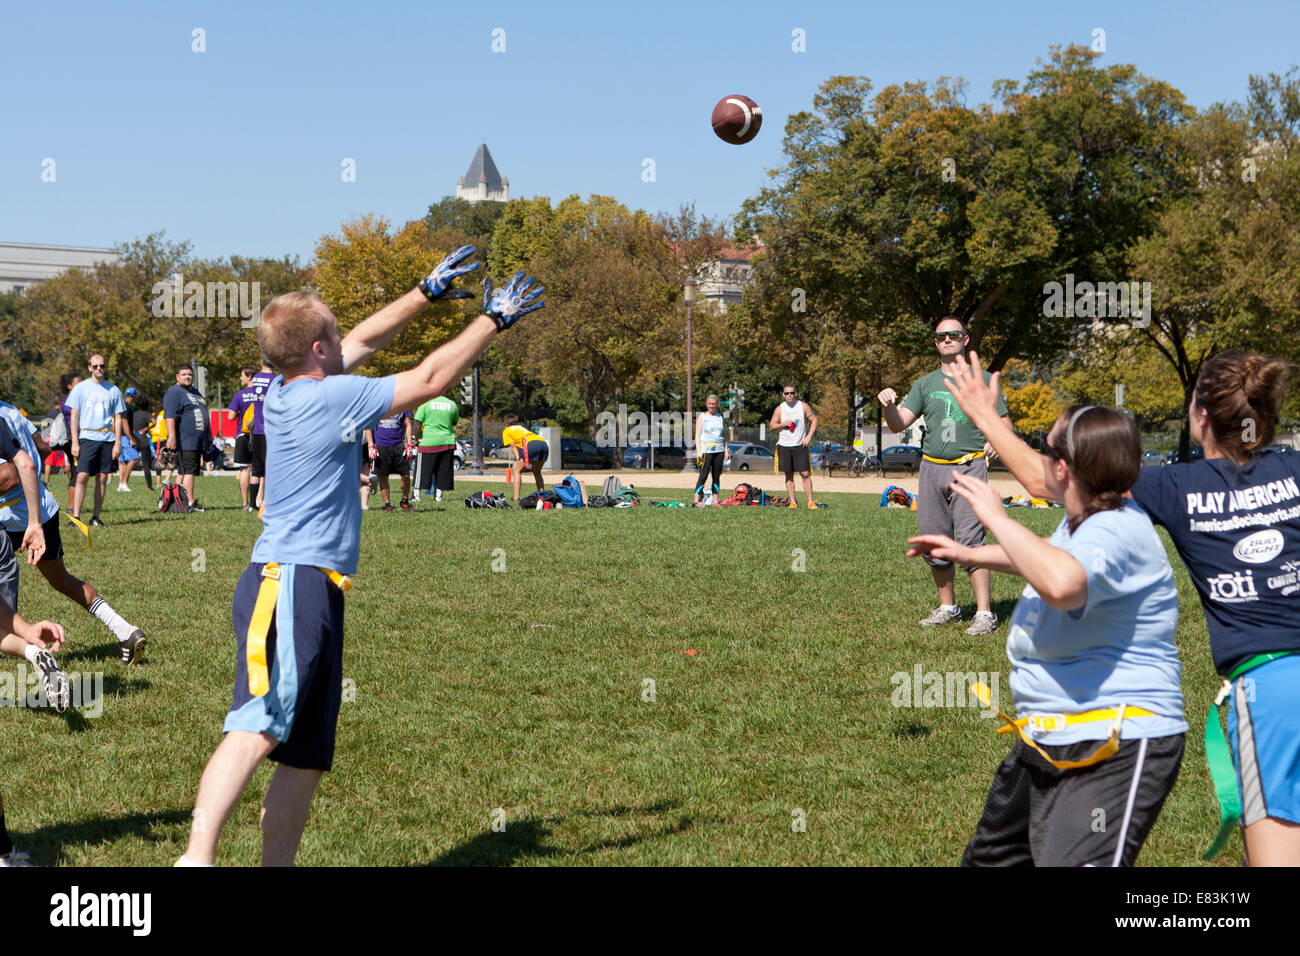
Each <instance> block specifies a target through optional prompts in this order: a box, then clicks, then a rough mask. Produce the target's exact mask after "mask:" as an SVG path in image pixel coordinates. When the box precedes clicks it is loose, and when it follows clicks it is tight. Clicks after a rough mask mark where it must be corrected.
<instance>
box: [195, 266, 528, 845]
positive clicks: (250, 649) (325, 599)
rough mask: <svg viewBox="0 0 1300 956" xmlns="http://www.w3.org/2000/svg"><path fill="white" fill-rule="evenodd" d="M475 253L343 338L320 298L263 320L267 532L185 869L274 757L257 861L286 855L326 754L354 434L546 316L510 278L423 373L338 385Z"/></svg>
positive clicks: (338, 656) (356, 534)
mask: <svg viewBox="0 0 1300 956" xmlns="http://www.w3.org/2000/svg"><path fill="white" fill-rule="evenodd" d="M473 251H474V248H473V246H463V247H462V248H460V249H458V250H456V252H454V253H452V254H451V255H449V256H447V257H446V258H445V259H444V260H443V261H442V262H441V263H439V264H438V266H437V267H436V268H435V269H434V270H433V272H432V273H430V274H429V275H428V276H427V277H426V278H425V279H423V280H421V282H420V283H419V285H418V286H417V288H415V289H412V290H411V291H410V292H408V293H406V294H405V295H404V296H402V297H401V298H400V299H398V300H397V301H396V302H394V303H392V304H390V305H388V306H386V307H385V308H383V309H381V310H380V311H379V312H376V313H375V314H374V315H372V316H371V317H370V318H368V319H366V320H365V321H363V322H362V323H361V324H359V325H358V326H356V328H354V329H353V330H352V331H351V332H349V333H348V334H347V336H346V337H343V336H342V335H340V333H339V329H338V323H337V321H336V320H335V318H334V316H333V314H331V312H330V310H329V308H328V307H327V306H326V305H325V303H324V302H322V301H321V300H320V299H319V298H317V297H316V296H314V295H312V294H310V293H306V292H293V293H289V294H287V295H282V296H279V297H277V298H276V299H275V300H274V301H272V302H271V303H270V304H269V305H268V306H267V307H266V309H265V310H263V312H262V315H261V323H260V325H259V327H258V336H257V337H258V343H259V344H260V345H261V347H262V354H264V355H265V356H266V357H267V358H268V359H269V360H270V361H271V363H272V364H273V365H274V366H275V367H276V368H277V369H279V370H280V373H281V375H280V377H279V378H277V379H275V380H274V381H273V382H272V383H271V385H270V387H269V388H268V389H267V393H266V398H265V400H264V402H263V404H262V417H263V422H264V424H265V429H266V458H267V468H266V479H267V480H266V485H267V489H266V510H265V512H264V520H265V522H266V525H265V528H264V530H263V532H262V535H261V537H260V538H258V540H257V544H256V545H255V546H254V548H253V556H252V563H250V564H249V566H248V568H247V569H245V571H244V573H243V575H242V576H241V577H240V579H239V583H238V584H237V585H236V586H235V598H234V607H233V620H234V626H235V637H236V642H237V647H238V658H237V660H236V668H235V692H234V702H233V704H232V706H231V709H230V713H229V714H228V715H227V717H226V722H225V727H224V731H225V733H226V736H225V738H224V739H223V740H222V742H221V744H220V745H219V746H218V747H217V749H216V752H215V753H213V755H212V758H211V759H210V760H209V761H208V765H207V767H206V768H205V769H204V771H203V777H202V779H201V780H200V781H199V793H198V798H197V799H196V800H195V809H194V824H193V826H192V828H191V830H190V839H189V845H188V847H187V849H186V851H185V855H184V856H182V857H181V859H180V860H179V861H178V865H183V866H210V865H212V863H213V860H214V859H215V855H216V846H217V839H218V837H219V836H220V834H221V829H222V827H223V826H224V825H225V823H226V820H227V819H229V817H230V813H231V811H232V810H233V809H234V807H235V804H236V803H237V802H238V801H239V798H240V796H241V794H242V793H243V791H244V788H245V787H246V786H247V784H248V781H249V780H250V779H251V778H252V775H253V772H254V770H255V769H256V768H257V766H258V764H260V763H261V762H262V761H263V760H264V759H266V758H268V757H269V758H271V759H272V760H274V761H276V762H277V763H279V767H278V768H277V770H276V772H275V775H274V776H273V777H272V779H271V784H270V786H269V787H268V789H267V792H266V799H265V801H264V802H263V805H262V806H263V809H262V813H263V816H262V833H263V838H262V863H263V865H268V866H288V865H291V864H292V863H293V861H294V857H295V856H296V854H297V850H298V843H299V841H300V839H301V838H302V831H303V828H304V827H305V826H306V823H307V816H308V813H309V810H310V806H311V798H312V794H313V793H314V792H315V790H316V786H317V784H319V782H320V779H321V776H322V774H323V773H324V772H325V771H326V770H329V769H330V768H331V766H332V765H333V759H334V733H335V727H336V725H337V722H338V711H339V703H340V700H341V695H342V645H343V595H344V592H345V591H346V590H348V589H349V588H351V586H352V585H351V580H350V578H348V575H351V574H353V573H355V572H356V568H357V556H358V552H359V550H360V531H361V502H360V498H359V496H358V494H357V475H358V473H359V472H360V468H361V446H360V445H359V444H358V443H357V438H358V436H360V435H361V433H362V432H363V431H364V430H365V429H367V428H373V427H374V425H375V423H376V422H377V421H378V420H379V419H380V418H381V417H384V416H387V415H394V414H400V413H401V412H403V411H407V410H410V409H412V408H414V407H416V406H417V405H419V404H421V403H422V402H424V401H426V400H428V399H430V398H433V397H434V396H435V395H440V394H442V393H443V392H444V391H445V390H446V389H447V388H449V387H450V386H451V385H452V384H453V383H454V382H455V381H456V380H457V379H459V378H460V377H461V376H462V375H464V373H465V371H466V370H467V369H468V368H469V367H470V366H471V365H473V363H474V362H475V360H476V359H477V358H478V356H479V355H480V354H482V352H483V350H484V349H485V348H487V346H488V343H489V342H491V340H492V336H493V335H494V334H495V333H496V332H497V331H498V330H502V329H506V328H509V327H510V326H511V325H513V324H514V323H515V322H516V321H517V320H518V319H519V318H520V317H522V316H523V315H525V314H526V313H528V312H532V311H534V310H536V309H540V308H541V307H542V303H541V302H534V300H535V299H536V298H537V297H538V296H539V295H540V294H541V289H540V287H539V288H537V289H534V290H529V286H531V285H532V280H531V279H529V280H526V281H524V275H523V273H522V272H519V273H517V274H516V275H515V277H514V278H513V279H512V280H511V282H510V283H509V284H508V285H507V286H506V287H505V288H504V289H501V290H500V291H498V292H496V293H495V295H494V294H493V292H492V286H491V283H490V282H485V283H484V285H485V286H486V288H487V292H486V294H485V295H484V299H483V303H484V307H483V314H481V315H479V316H478V318H476V319H474V321H473V322H471V323H470V324H469V325H468V326H467V327H466V328H465V329H464V330H463V331H462V332H461V333H460V335H458V336H456V338H454V339H452V340H451V341H450V342H447V343H446V344H444V345H442V346H440V347H439V348H437V349H435V350H434V351H433V352H431V353H429V355H428V356H426V357H425V359H424V361H422V362H421V363H420V364H419V365H417V366H415V367H414V368H412V369H409V370H407V371H405V372H400V373H398V374H397V375H390V376H388V377H386V378H379V379H371V378H363V377H360V376H356V375H344V374H343V372H344V370H345V369H355V368H357V366H359V365H360V364H361V363H362V362H364V361H366V359H368V358H369V357H370V356H371V355H373V354H374V353H375V352H376V351H378V350H379V349H380V348H382V347H383V346H385V345H387V344H388V343H389V342H391V341H392V340H393V339H394V338H395V337H396V336H397V335H398V333H399V332H401V330H402V328H403V327H405V325H406V324H407V323H408V322H409V321H410V320H411V319H412V318H414V317H415V316H416V315H417V314H418V313H419V312H420V311H421V309H422V308H423V307H424V306H425V305H426V304H427V303H429V302H436V301H441V300H446V299H453V298H462V297H465V296H467V295H468V293H462V292H460V291H459V290H457V289H455V288H454V287H453V286H452V281H453V280H454V279H455V278H457V277H458V276H461V275H464V274H465V273H467V272H470V271H472V270H474V269H476V268H478V263H470V264H469V265H460V264H459V263H461V262H462V261H463V260H465V259H467V258H468V257H469V256H470V255H471V254H472V253H473Z"/></svg>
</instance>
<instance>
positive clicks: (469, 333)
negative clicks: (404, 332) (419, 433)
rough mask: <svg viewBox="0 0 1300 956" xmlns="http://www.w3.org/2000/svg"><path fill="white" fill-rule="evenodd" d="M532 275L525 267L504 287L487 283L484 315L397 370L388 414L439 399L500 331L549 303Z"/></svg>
mask: <svg viewBox="0 0 1300 956" xmlns="http://www.w3.org/2000/svg"><path fill="white" fill-rule="evenodd" d="M532 284H533V280H532V279H531V278H525V277H524V273H523V270H522V269H521V270H520V271H519V272H516V273H515V274H514V277H513V278H512V279H511V280H510V282H509V283H508V284H507V285H506V287H505V288H504V289H500V290H498V291H497V292H495V293H493V290H492V280H491V279H486V280H484V282H483V288H484V292H483V314H482V315H480V316H479V317H478V318H476V319H475V320H474V321H473V322H471V323H470V324H469V325H467V326H466V327H465V328H464V330H462V331H461V333H460V335H458V336H456V337H455V338H454V339H452V340H451V341H450V342H444V343H443V344H442V345H440V346H438V347H437V348H436V349H434V350H433V351H432V352H430V353H429V354H428V355H426V356H425V357H424V361H423V362H421V363H420V364H419V365H417V366H415V368H412V369H408V370H407V371H405V372H398V373H397V382H396V385H395V387H394V389H393V404H392V406H391V407H390V408H389V409H388V414H389V415H393V414H396V413H398V412H405V411H409V410H411V409H413V408H417V407H418V406H420V405H423V404H424V403H425V402H427V401H428V400H429V399H431V398H436V397H437V396H439V395H441V394H442V393H443V392H445V391H446V390H447V389H448V388H450V387H451V386H452V384H453V383H455V382H456V381H458V380H459V379H461V378H462V377H464V375H465V373H466V372H467V371H469V369H470V367H471V366H472V365H473V364H474V362H475V361H476V360H477V359H478V357H479V356H480V355H481V354H483V350H484V349H485V348H487V347H488V343H490V342H491V341H492V336H493V335H495V334H496V333H497V332H498V331H503V330H505V329H508V328H510V326H512V325H514V324H515V323H516V322H518V321H519V320H520V319H521V318H522V317H523V316H525V315H527V314H528V313H529V312H536V311H537V310H538V309H540V308H542V307H543V306H544V305H545V304H546V303H545V302H540V301H538V296H540V295H541V294H542V292H543V287H542V286H538V287H537V288H535V289H530V288H529V287H530V286H531V285H532Z"/></svg>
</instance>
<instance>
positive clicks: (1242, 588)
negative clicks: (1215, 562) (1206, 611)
mask: <svg viewBox="0 0 1300 956" xmlns="http://www.w3.org/2000/svg"><path fill="white" fill-rule="evenodd" d="M1206 580H1207V581H1208V583H1209V585H1210V600H1211V601H1218V602H1220V603H1222V604H1240V603H1242V602H1244V601H1258V600H1259V592H1258V591H1256V590H1255V576H1254V575H1253V574H1251V573H1250V572H1249V571H1237V572H1235V573H1233V572H1227V573H1224V574H1220V575H1217V576H1216V577H1212V578H1207V579H1206Z"/></svg>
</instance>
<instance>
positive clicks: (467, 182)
mask: <svg viewBox="0 0 1300 956" xmlns="http://www.w3.org/2000/svg"><path fill="white" fill-rule="evenodd" d="M456 198H457V199H465V200H468V201H469V202H506V201H507V200H509V199H510V180H509V178H508V177H505V176H502V175H501V174H500V173H499V172H497V164H496V163H494V162H492V154H491V153H489V152H488V148H487V143H484V142H480V143H479V144H478V150H477V151H475V153H474V159H473V161H471V162H470V164H469V169H467V170H465V175H464V176H460V177H457V179H456Z"/></svg>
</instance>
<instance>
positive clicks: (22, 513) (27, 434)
mask: <svg viewBox="0 0 1300 956" xmlns="http://www.w3.org/2000/svg"><path fill="white" fill-rule="evenodd" d="M0 419H4V420H5V421H6V422H7V423H8V424H9V429H10V431H12V432H13V433H14V437H15V438H17V439H18V444H19V445H21V446H22V449H23V451H25V452H27V455H28V457H29V458H31V460H32V463H33V464H35V465H36V471H37V473H38V474H39V472H40V470H41V453H40V452H39V451H37V450H36V442H34V441H32V435H33V434H35V432H36V426H35V425H33V424H32V423H31V422H29V421H28V420H27V419H25V418H23V413H22V412H20V411H18V409H16V408H14V407H13V406H12V405H10V404H8V403H7V402H0ZM36 480H37V482H38V483H39V484H40V488H41V524H45V522H47V521H49V520H50V519H51V518H53V517H54V516H55V515H56V514H58V513H59V503H58V502H57V501H55V500H54V496H53V495H52V494H50V490H49V489H48V488H46V487H45V482H43V481H41V480H40V478H39V477H38V478H37V479H36ZM13 490H14V491H16V492H18V500H17V501H15V502H14V503H13V504H11V505H9V506H8V507H5V508H0V528H3V529H4V530H5V531H26V530H27V497H26V496H25V495H24V494H23V493H22V485H21V484H19V485H18V487H17V488H14V489H13Z"/></svg>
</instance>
